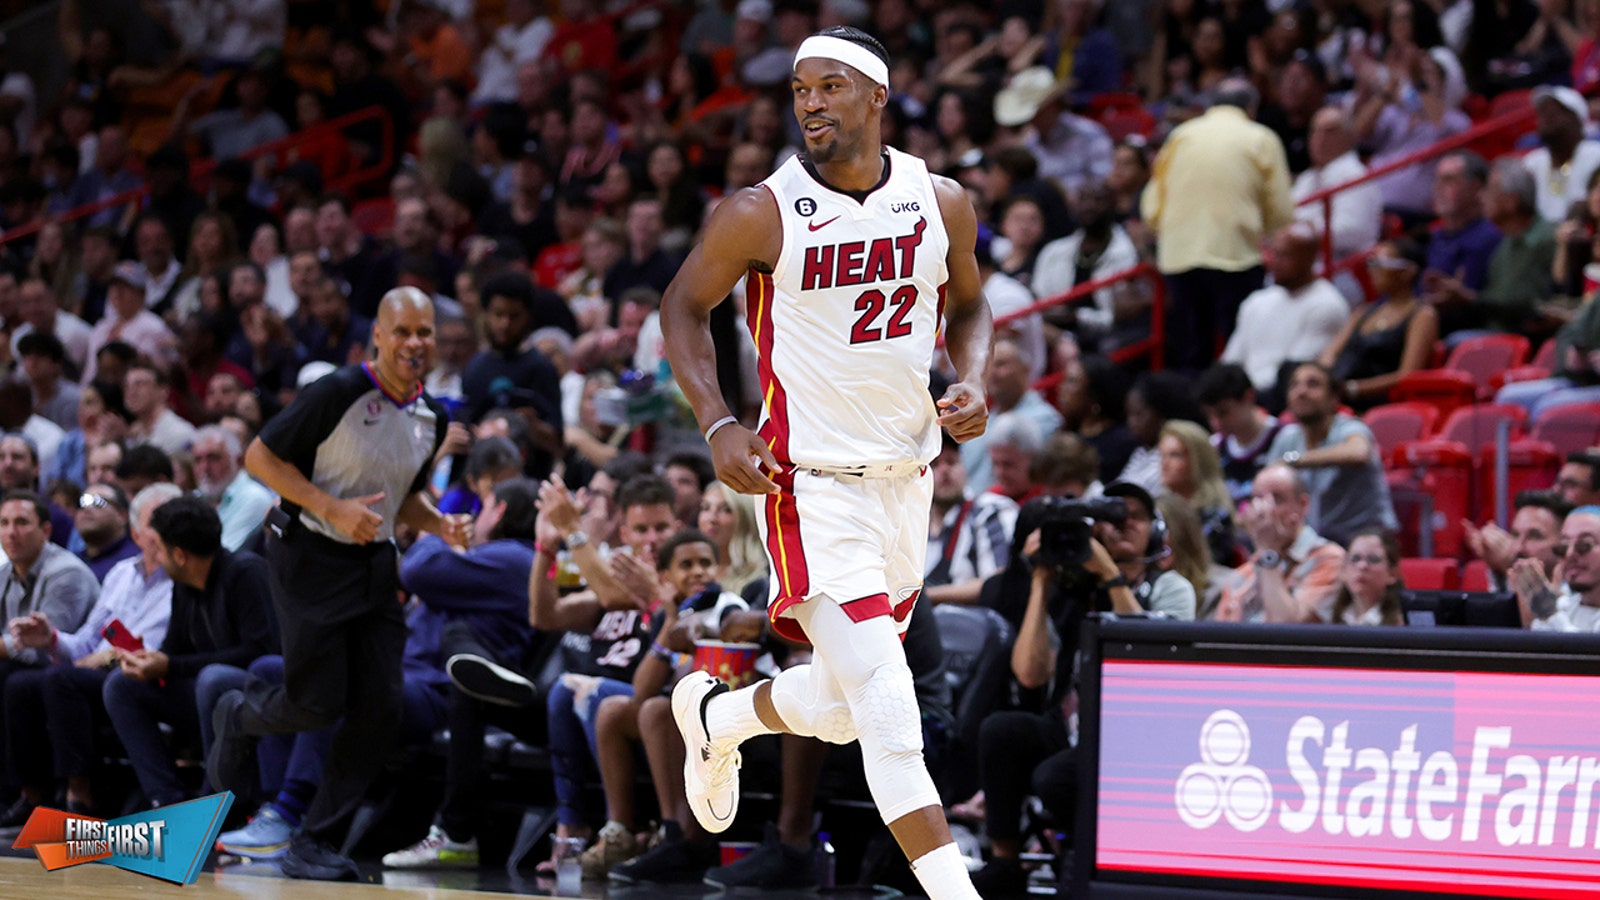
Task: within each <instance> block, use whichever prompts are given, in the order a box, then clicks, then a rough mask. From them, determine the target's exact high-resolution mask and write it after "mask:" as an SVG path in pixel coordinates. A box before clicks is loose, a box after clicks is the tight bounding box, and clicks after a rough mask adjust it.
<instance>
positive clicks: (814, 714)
mask: <svg viewBox="0 0 1600 900" xmlns="http://www.w3.org/2000/svg"><path fill="white" fill-rule="evenodd" d="M811 674H812V670H811V667H810V666H796V667H795V668H793V669H785V670H784V671H782V672H779V673H778V677H777V678H774V679H772V706H773V708H774V709H776V710H777V711H778V717H779V718H780V719H783V724H785V725H787V726H789V728H790V730H792V731H793V732H794V733H795V734H798V735H800V736H802V737H812V738H816V739H818V740H821V741H826V742H828V743H830V744H848V743H850V742H852V741H854V740H855V739H856V723H855V717H854V716H853V715H851V712H850V705H849V704H848V703H846V702H845V701H844V699H843V698H834V697H830V696H827V695H825V694H824V692H823V691H822V690H821V689H820V687H819V686H818V685H817V683H816V679H814V678H812V677H811Z"/></svg>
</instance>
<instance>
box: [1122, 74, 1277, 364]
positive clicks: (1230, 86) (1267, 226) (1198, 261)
mask: <svg viewBox="0 0 1600 900" xmlns="http://www.w3.org/2000/svg"><path fill="white" fill-rule="evenodd" d="M1259 99H1260V98H1259V95H1258V94H1257V93H1256V90H1255V88H1254V87H1252V86H1251V85H1250V83H1249V82H1248V81H1245V80H1244V79H1239V78H1230V79H1228V80H1226V81H1224V82H1222V83H1221V84H1220V85H1218V86H1217V90H1216V99H1215V101H1214V102H1213V103H1212V106H1211V108H1210V109H1209V110H1207V111H1206V113H1205V114H1204V115H1202V116H1200V117H1199V118H1196V119H1193V120H1191V121H1188V122H1185V123H1184V124H1182V125H1180V126H1178V127H1177V128H1175V129H1173V131H1172V134H1171V135H1170V136H1168V138H1167V142H1166V144H1165V145H1164V146H1163V147H1162V148H1161V152H1160V154H1158V155H1157V156H1156V162H1155V170H1154V172H1153V173H1152V175H1151V178H1150V184H1149V186H1148V187H1147V188H1146V189H1145V192H1144V199H1143V201H1142V202H1141V212H1142V213H1143V215H1144V220H1145V222H1146V223H1147V224H1148V225H1149V226H1150V227H1151V229H1153V230H1154V231H1155V233H1156V235H1157V237H1158V245H1157V252H1156V265H1157V267H1158V268H1159V269H1160V270H1161V272H1162V274H1164V275H1165V276H1166V278H1167V306H1168V310H1169V313H1168V317H1167V329H1166V332H1167V347H1166V362H1167V366H1168V367H1169V368H1175V369H1182V370H1187V371H1200V370H1201V369H1204V368H1205V367H1206V366H1207V365H1208V364H1209V363H1210V362H1211V361H1212V360H1214V359H1216V356H1217V350H1218V349H1219V348H1220V347H1222V346H1223V344H1224V343H1225V342H1226V341H1227V339H1228V336H1229V335H1230V334H1232V333H1233V325H1234V319H1235V318H1236V317H1237V316H1238V313H1239V304H1240V303H1242V302H1243V301H1244V298H1245V297H1247V296H1249V295H1250V293H1251V292H1252V291H1255V290H1257V289H1259V288H1260V287H1261V285H1262V281H1263V278H1264V270H1263V269H1262V266H1261V242H1262V240H1263V239H1264V238H1265V237H1266V236H1267V235H1269V234H1272V233H1273V232H1275V231H1277V230H1278V229H1279V228H1282V227H1283V226H1285V225H1287V224H1289V222H1290V221H1292V220H1293V215H1294V206H1293V203H1292V202H1291V201H1290V199H1289V166H1288V163H1287V161H1286V160H1285V157H1284V151H1283V143H1282V142H1281V141H1280V140H1279V139H1278V136H1277V135H1276V134H1274V133H1273V132H1272V130H1271V129H1269V128H1267V127H1266V126H1264V125H1258V124H1256V123H1255V122H1254V121H1252V120H1251V116H1253V115H1254V113H1255V108H1256V104H1257V103H1258V102H1259Z"/></svg>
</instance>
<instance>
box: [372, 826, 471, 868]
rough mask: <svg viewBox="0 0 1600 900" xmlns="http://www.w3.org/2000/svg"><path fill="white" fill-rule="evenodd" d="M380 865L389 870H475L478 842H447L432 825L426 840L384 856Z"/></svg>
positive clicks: (437, 827)
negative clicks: (457, 868)
mask: <svg viewBox="0 0 1600 900" xmlns="http://www.w3.org/2000/svg"><path fill="white" fill-rule="evenodd" d="M383 864H384V866H386V867H388V868H391V869H435V868H443V869H447V868H454V867H462V868H476V867H477V865H478V839H477V838H473V839H472V840H470V841H467V842H466V843H461V844H458V843H456V842H455V841H452V840H450V836H449V835H447V834H445V833H444V829H443V828H440V827H439V826H437V825H432V826H429V828H428V836H427V837H425V838H423V839H422V840H420V841H418V842H416V843H415V844H412V845H411V846H409V847H407V848H405V849H404V850H396V851H394V852H393V853H388V854H385V855H384V857H383Z"/></svg>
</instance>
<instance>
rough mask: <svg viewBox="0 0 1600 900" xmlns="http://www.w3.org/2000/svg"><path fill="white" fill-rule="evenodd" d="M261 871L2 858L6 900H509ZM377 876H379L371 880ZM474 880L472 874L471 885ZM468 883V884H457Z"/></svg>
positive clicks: (0, 887) (534, 889) (396, 882)
mask: <svg viewBox="0 0 1600 900" xmlns="http://www.w3.org/2000/svg"><path fill="white" fill-rule="evenodd" d="M261 869H262V870H261V871H259V872H256V873H250V872H246V871H223V872H221V873H217V872H212V871H206V872H202V873H201V874H200V878H199V880H197V881H196V882H195V883H194V884H191V885H178V884H172V883H170V882H166V881H161V880H159V879H156V878H150V877H148V876H145V875H139V874H136V873H133V872H125V871H123V870H121V869H117V868H113V867H111V866H104V865H93V864H91V865H85V866H75V867H73V868H70V869H63V870H60V871H56V872H46V871H45V870H44V867H43V866H41V865H39V863H38V862H37V861H35V860H30V859H19V858H5V859H0V898H3V900H43V898H50V900H109V898H123V897H135V898H139V900H169V898H170V900H218V898H227V900H506V897H507V895H506V894H503V893H489V892H486V891H477V890H471V889H467V888H454V887H450V886H448V885H449V884H450V883H451V882H450V873H447V874H445V875H441V876H439V877H438V878H436V879H428V880H429V881H432V882H434V883H432V884H426V883H419V880H413V881H412V884H416V885H418V886H405V881H404V880H403V879H397V878H390V879H389V883H359V884H358V883H347V884H330V883H326V882H317V881H291V880H289V879H286V878H283V877H281V876H279V875H277V874H276V872H274V871H273V870H272V869H271V867H261ZM371 877H374V878H375V877H377V876H371ZM472 880H473V879H472V876H471V875H470V874H467V875H466V878H465V883H471V881H472ZM457 883H463V882H457ZM526 888H527V892H526V893H523V892H519V893H520V894H521V895H522V896H525V897H532V898H540V897H548V895H547V894H541V893H540V892H539V889H538V886H537V885H535V884H531V883H530V884H529V885H527V886H526Z"/></svg>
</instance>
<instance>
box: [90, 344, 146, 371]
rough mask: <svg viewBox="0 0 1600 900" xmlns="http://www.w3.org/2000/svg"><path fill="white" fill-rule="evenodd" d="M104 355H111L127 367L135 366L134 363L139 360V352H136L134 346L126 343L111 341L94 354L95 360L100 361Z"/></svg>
mask: <svg viewBox="0 0 1600 900" xmlns="http://www.w3.org/2000/svg"><path fill="white" fill-rule="evenodd" d="M102 353H109V354H111V355H112V356H114V357H116V359H117V361H118V362H120V363H122V364H123V365H125V366H131V365H133V363H134V361H135V360H137V359H138V358H139V351H138V350H135V349H134V348H133V345H132V344H130V343H128V342H126V341H110V342H108V343H106V344H105V345H104V346H102V347H101V348H100V349H99V350H96V351H95V352H94V357H95V359H99V358H100V354H102Z"/></svg>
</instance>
